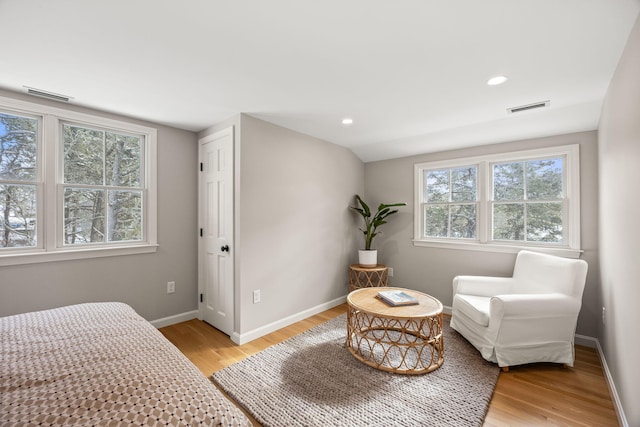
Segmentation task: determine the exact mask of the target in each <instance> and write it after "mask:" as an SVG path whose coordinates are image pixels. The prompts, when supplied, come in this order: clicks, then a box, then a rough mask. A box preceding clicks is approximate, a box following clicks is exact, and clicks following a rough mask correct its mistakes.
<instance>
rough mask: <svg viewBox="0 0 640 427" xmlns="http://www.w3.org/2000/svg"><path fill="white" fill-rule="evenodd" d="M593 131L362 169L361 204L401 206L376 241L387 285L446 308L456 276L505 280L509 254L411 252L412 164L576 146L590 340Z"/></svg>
mask: <svg viewBox="0 0 640 427" xmlns="http://www.w3.org/2000/svg"><path fill="white" fill-rule="evenodd" d="M596 136H597V135H596V132H595V131H591V132H581V133H574V134H568V135H559V136H552V137H547V138H538V139H532V140H525V141H517V142H510V143H502V144H495V145H486V146H482V147H474V148H469V149H464V150H454V151H446V152H439V153H431V154H423V155H418V156H412V157H405V158H401V159H393V160H384V161H379V162H371V163H366V164H365V183H366V184H365V186H366V199H365V200H366V201H367V202H370V204H373V205H377V204H378V203H380V202H385V203H390V202H407V203H408V205H407V206H406V207H405V208H401V209H400V211H401V212H399V213H398V214H396V215H395V216H393V217H391V218H390V221H389V223H388V224H386V225H384V228H382V229H381V230H382V232H383V234H381V235H380V236H378V237H376V239H377V240H378V241H377V242H374V246H377V247H378V249H379V251H378V252H379V254H378V257H379V260H380V261H381V262H382V263H384V264H388V265H389V266H391V267H393V269H394V277H392V278H390V279H389V281H390V284H392V285H394V286H403V287H407V288H411V289H416V290H420V291H423V292H426V293H428V294H430V295H433V296H434V297H436V298H438V299H439V300H440V301H442V303H443V304H444V305H445V306H451V303H452V292H453V291H452V287H451V282H452V280H453V278H454V277H455V276H456V275H460V274H470V275H489V276H492V275H495V276H510V275H511V274H512V272H513V265H514V261H515V254H504V253H491V252H476V251H466V250H449V249H439V248H427V247H415V246H414V245H413V243H412V241H411V239H412V238H413V209H414V193H413V191H414V188H413V187H414V176H413V173H414V170H413V166H414V164H416V163H422V162H427V161H435V160H444V159H454V158H460V157H468V156H481V155H486V154H493V153H502V152H510V151H517V150H526V149H532V148H541V147H550V146H559V145H569V144H580V174H581V236H582V241H581V245H582V249H583V250H584V253H583V254H582V256H581V258H582V259H585V260H586V261H587V262H588V263H589V272H588V276H587V283H586V287H585V291H584V297H583V306H582V310H581V312H580V317H579V319H578V333H579V334H584V335H587V336H592V337H594V336H596V332H597V326H596V322H597V318H598V313H599V308H598V302H597V295H598V294H599V284H598V253H597V250H598V234H597V203H598V195H597V183H598V173H597V166H598V164H597V141H596Z"/></svg>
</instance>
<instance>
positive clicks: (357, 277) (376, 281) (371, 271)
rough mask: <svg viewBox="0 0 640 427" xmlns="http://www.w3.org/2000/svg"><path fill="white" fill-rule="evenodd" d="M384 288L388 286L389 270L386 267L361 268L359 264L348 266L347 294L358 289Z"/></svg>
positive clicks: (380, 265)
mask: <svg viewBox="0 0 640 427" xmlns="http://www.w3.org/2000/svg"><path fill="white" fill-rule="evenodd" d="M385 286H389V268H388V267H387V266H386V265H383V264H378V265H376V266H375V267H361V266H360V264H351V265H350V266H349V292H351V291H355V290H356V289H360V288H377V287H385Z"/></svg>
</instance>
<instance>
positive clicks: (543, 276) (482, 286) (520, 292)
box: [451, 251, 587, 371]
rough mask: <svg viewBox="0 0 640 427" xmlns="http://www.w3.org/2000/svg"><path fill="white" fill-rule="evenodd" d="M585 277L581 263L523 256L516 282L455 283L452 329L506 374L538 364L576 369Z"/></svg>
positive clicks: (469, 279)
mask: <svg viewBox="0 0 640 427" xmlns="http://www.w3.org/2000/svg"><path fill="white" fill-rule="evenodd" d="M586 276H587V263H586V262H585V261H583V260H579V259H567V258H561V257H557V256H553V255H546V254H541V253H536V252H530V251H520V252H519V253H518V256H517V257H516V263H515V267H514V270H513V277H485V276H457V277H455V278H454V279H453V304H452V310H451V314H452V316H451V327H452V328H453V329H455V330H456V331H458V332H459V333H460V334H461V335H462V336H464V337H465V338H466V339H467V340H468V341H469V342H470V343H471V344H473V346H474V347H475V348H477V349H478V350H479V351H480V353H481V354H482V357H483V358H485V359H486V360H488V361H490V362H494V363H497V364H498V366H500V367H502V368H503V370H505V371H507V370H508V369H509V366H514V365H521V364H525V363H535V362H554V363H562V364H564V365H567V366H573V362H574V358H575V353H574V336H575V330H576V322H577V320H578V313H579V312H580V307H581V306H582V292H583V290H584V285H585V280H586Z"/></svg>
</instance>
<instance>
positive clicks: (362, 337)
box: [347, 287, 444, 374]
mask: <svg viewBox="0 0 640 427" xmlns="http://www.w3.org/2000/svg"><path fill="white" fill-rule="evenodd" d="M387 290H400V291H404V292H405V293H407V294H409V295H411V296H412V297H414V298H416V299H417V300H418V304H417V305H406V306H396V307H392V306H389V305H387V304H386V303H385V302H383V301H381V300H380V299H378V298H377V297H376V295H377V294H378V292H379V291H387ZM347 305H348V310H347V348H348V349H349V351H350V352H351V354H353V355H354V356H355V358H356V359H358V360H360V361H361V362H363V363H366V364H367V365H369V366H372V367H374V368H376V369H380V370H383V371H387V372H394V373H396V374H425V373H427V372H431V371H433V370H434V369H437V368H439V367H440V366H441V365H442V363H443V362H444V340H443V337H442V303H441V302H440V301H438V300H437V299H436V298H434V297H432V296H431V295H427V294H424V293H422V292H418V291H413V290H410V289H403V288H389V287H378V288H363V289H359V290H356V291H353V292H351V293H350V294H349V296H348V297H347Z"/></svg>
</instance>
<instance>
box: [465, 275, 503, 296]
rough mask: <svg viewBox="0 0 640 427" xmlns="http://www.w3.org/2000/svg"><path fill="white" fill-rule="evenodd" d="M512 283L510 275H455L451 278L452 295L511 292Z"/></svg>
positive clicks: (482, 294) (487, 294)
mask: <svg viewBox="0 0 640 427" xmlns="http://www.w3.org/2000/svg"><path fill="white" fill-rule="evenodd" d="M513 283H514V281H513V278H511V277H489V276H456V277H454V278H453V295H454V296H455V295H456V294H465V295H477V296H482V297H492V296H495V295H501V294H508V293H509V292H511V289H512V286H513Z"/></svg>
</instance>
